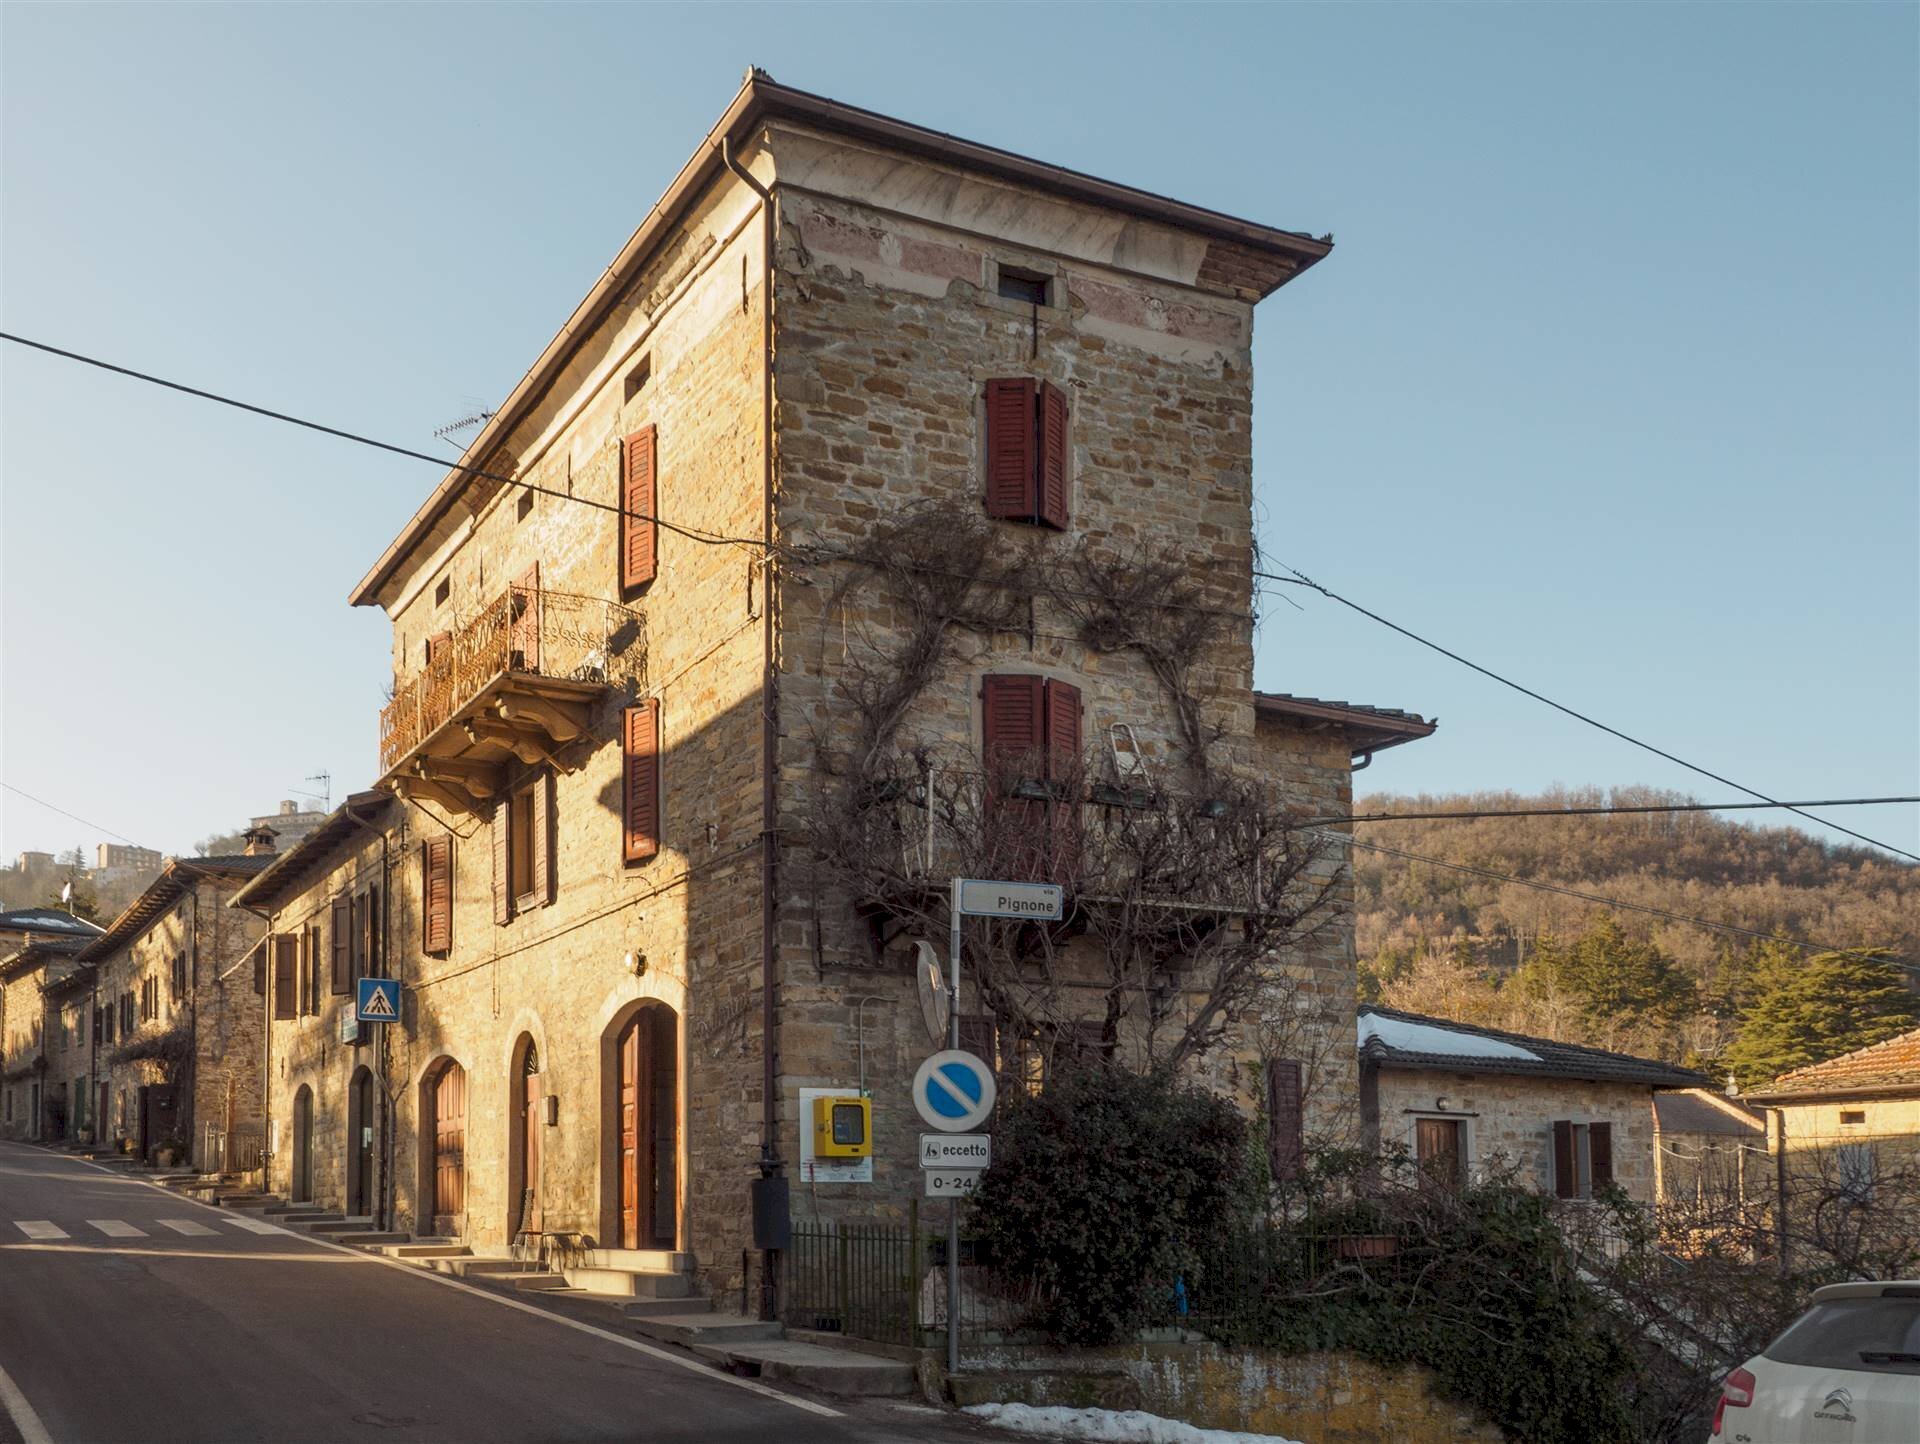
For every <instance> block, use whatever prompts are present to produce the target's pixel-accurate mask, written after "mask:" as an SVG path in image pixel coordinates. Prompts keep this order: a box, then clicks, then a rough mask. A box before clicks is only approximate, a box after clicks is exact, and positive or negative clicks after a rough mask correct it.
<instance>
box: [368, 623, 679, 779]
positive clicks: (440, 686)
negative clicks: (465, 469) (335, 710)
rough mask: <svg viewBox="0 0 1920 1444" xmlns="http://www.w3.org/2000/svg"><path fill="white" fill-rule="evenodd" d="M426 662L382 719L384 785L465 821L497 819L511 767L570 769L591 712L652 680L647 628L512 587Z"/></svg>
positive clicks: (438, 643) (435, 646) (383, 710)
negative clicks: (612, 693) (603, 700)
mask: <svg viewBox="0 0 1920 1444" xmlns="http://www.w3.org/2000/svg"><path fill="white" fill-rule="evenodd" d="M430 651H431V660H430V661H429V662H428V663H427V665H426V666H425V667H424V668H422V669H421V671H420V672H418V673H417V674H416V675H415V676H413V677H412V678H411V679H409V680H408V681H407V682H406V683H404V684H403V685H402V686H401V687H400V688H399V690H398V691H396V692H395V694H394V697H393V700H392V701H391V702H389V703H388V704H387V705H386V706H385V707H383V708H381V709H380V770H381V774H382V775H381V779H380V781H381V785H382V786H383V787H388V788H391V789H392V790H393V791H394V792H395V793H397V794H398V795H400V796H401V797H406V798H419V799H421V800H425V801H431V802H437V803H439V804H440V805H441V806H443V807H446V808H450V809H453V810H455V811H459V812H468V813H481V812H485V811H488V810H490V809H491V807H492V805H493V799H494V796H495V794H496V793H497V792H498V791H499V790H500V787H501V786H502V784H503V782H504V779H505V774H506V770H507V767H508V764H509V763H511V762H513V761H515V760H518V761H520V762H524V763H529V764H533V763H542V762H547V763H552V764H554V765H556V766H559V767H561V768H562V770H566V765H565V750H566V748H567V745H568V744H569V743H571V742H573V741H575V740H576V739H577V738H579V737H581V736H583V735H584V734H585V733H586V731H587V714H588V709H589V707H590V706H591V704H592V703H593V702H594V701H595V700H597V699H598V698H599V697H600V696H601V695H602V694H603V693H604V692H606V691H607V689H608V688H609V687H612V686H616V685H621V684H626V683H633V684H635V685H644V683H645V680H646V660H647V643H646V624H645V619H644V618H642V617H641V615H640V614H639V613H638V612H634V611H631V610H629V609H628V608H626V607H623V606H620V605H618V604H617V603H614V602H610V601H607V600H605V599H604V598H601V597H584V596H577V595H574V594H573V593H570V592H554V591H544V590H537V589H535V588H532V587H508V588H506V589H504V590H503V591H502V592H501V593H500V595H499V596H498V597H496V598H495V599H494V600H493V601H492V602H490V603H489V604H488V605H487V606H486V607H485V609H483V610H482V611H481V613H480V615H479V616H478V617H476V618H474V619H473V620H472V621H471V622H469V623H468V624H467V625H466V626H464V627H462V628H461V629H460V630H459V631H457V632H453V633H450V634H447V635H445V636H443V637H442V638H441V639H439V640H438V641H436V642H435V643H433V644H432V645H431V647H430Z"/></svg>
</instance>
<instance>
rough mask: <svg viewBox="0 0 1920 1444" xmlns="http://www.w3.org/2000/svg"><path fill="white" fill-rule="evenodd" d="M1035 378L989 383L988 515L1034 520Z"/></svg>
mask: <svg viewBox="0 0 1920 1444" xmlns="http://www.w3.org/2000/svg"><path fill="white" fill-rule="evenodd" d="M1034 479H1035V478H1034V381H1033V378H1032V377H1031V376H1018V377H1014V378H1011V379H1008V380H1001V381H989V382H988V383H987V515H988V516H1005V517H1015V518H1018V519H1020V520H1024V521H1031V520H1033V518H1034V515H1035V513H1036V512H1037V511H1038V510H1039V507H1038V504H1037V497H1036V495H1035V488H1034Z"/></svg>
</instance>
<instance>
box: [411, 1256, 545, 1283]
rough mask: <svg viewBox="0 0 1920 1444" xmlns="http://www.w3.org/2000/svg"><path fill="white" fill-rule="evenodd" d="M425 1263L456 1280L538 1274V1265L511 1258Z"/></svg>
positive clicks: (443, 1260) (466, 1259)
mask: <svg viewBox="0 0 1920 1444" xmlns="http://www.w3.org/2000/svg"><path fill="white" fill-rule="evenodd" d="M427 1262H428V1264H430V1265H431V1266H432V1267H433V1269H434V1270H435V1271H436V1272H438V1273H443V1274H453V1275H454V1276H455V1277H457V1278H481V1277H487V1278H490V1277H493V1276H494V1275H497V1274H530V1273H536V1272H539V1267H538V1265H536V1264H530V1263H522V1262H521V1261H520V1260H519V1259H513V1258H470V1257H469V1258H430V1259H428V1260H427Z"/></svg>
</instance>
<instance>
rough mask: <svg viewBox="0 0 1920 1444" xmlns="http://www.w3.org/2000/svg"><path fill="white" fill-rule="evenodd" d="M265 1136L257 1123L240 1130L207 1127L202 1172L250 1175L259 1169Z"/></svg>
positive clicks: (202, 1136)
mask: <svg viewBox="0 0 1920 1444" xmlns="http://www.w3.org/2000/svg"><path fill="white" fill-rule="evenodd" d="M265 1146H266V1139H265V1135H264V1133H263V1132H262V1130H261V1128H260V1125H259V1124H257V1123H248V1124H242V1125H241V1126H240V1127H238V1128H222V1127H221V1126H220V1125H219V1124H217V1123H208V1124H206V1125H205V1126H204V1127H203V1129H202V1131H201V1138H200V1171H201V1172H203V1173H251V1172H253V1171H254V1170H255V1169H257V1168H258V1167H259V1166H260V1151H261V1149H262V1148H264V1147H265Z"/></svg>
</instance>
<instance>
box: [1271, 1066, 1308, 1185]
mask: <svg viewBox="0 0 1920 1444" xmlns="http://www.w3.org/2000/svg"><path fill="white" fill-rule="evenodd" d="M1301 1105H1302V1087H1301V1074H1300V1064H1299V1062H1298V1061H1297V1060H1295V1059H1292V1058H1269V1059H1268V1060H1267V1164H1268V1166H1269V1168H1271V1170H1272V1172H1273V1181H1274V1182H1275V1183H1287V1182H1289V1181H1291V1180H1292V1179H1295V1178H1298V1177H1299V1176H1300V1164H1301V1162H1302V1160H1303V1159H1304V1158H1305V1157H1306V1135H1305V1121H1306V1120H1305V1118H1304V1116H1303V1110H1302V1106H1301Z"/></svg>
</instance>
